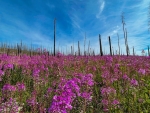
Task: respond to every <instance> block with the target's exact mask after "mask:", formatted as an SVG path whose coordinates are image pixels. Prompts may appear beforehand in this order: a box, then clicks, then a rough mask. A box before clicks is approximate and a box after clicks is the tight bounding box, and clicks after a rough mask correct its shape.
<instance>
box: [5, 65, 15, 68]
mask: <svg viewBox="0 0 150 113" xmlns="http://www.w3.org/2000/svg"><path fill="white" fill-rule="evenodd" d="M13 67H14V66H13V64H5V65H4V69H13Z"/></svg>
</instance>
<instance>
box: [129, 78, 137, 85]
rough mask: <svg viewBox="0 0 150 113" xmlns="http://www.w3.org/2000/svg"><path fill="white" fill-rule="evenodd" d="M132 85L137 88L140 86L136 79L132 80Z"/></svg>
mask: <svg viewBox="0 0 150 113" xmlns="http://www.w3.org/2000/svg"><path fill="white" fill-rule="evenodd" d="M130 83H131V85H133V86H137V85H138V81H137V80H135V79H132V80H131V82H130Z"/></svg>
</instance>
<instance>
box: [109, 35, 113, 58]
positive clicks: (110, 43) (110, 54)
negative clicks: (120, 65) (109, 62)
mask: <svg viewBox="0 0 150 113" xmlns="http://www.w3.org/2000/svg"><path fill="white" fill-rule="evenodd" d="M108 38H109V47H110V55H111V56H112V48H111V39H110V36H109V37H108Z"/></svg>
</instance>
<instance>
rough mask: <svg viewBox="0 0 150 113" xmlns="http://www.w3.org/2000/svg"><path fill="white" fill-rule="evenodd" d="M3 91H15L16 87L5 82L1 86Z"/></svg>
mask: <svg viewBox="0 0 150 113" xmlns="http://www.w3.org/2000/svg"><path fill="white" fill-rule="evenodd" d="M2 90H3V91H16V87H15V86H13V85H10V84H5V85H4V86H3V89H2Z"/></svg>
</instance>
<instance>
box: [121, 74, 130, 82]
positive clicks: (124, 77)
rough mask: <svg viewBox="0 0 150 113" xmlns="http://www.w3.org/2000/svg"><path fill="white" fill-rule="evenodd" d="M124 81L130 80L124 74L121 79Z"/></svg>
mask: <svg viewBox="0 0 150 113" xmlns="http://www.w3.org/2000/svg"><path fill="white" fill-rule="evenodd" d="M122 78H123V79H124V80H128V81H129V80H130V78H129V77H128V76H127V75H126V74H125V75H123V77H122Z"/></svg>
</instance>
